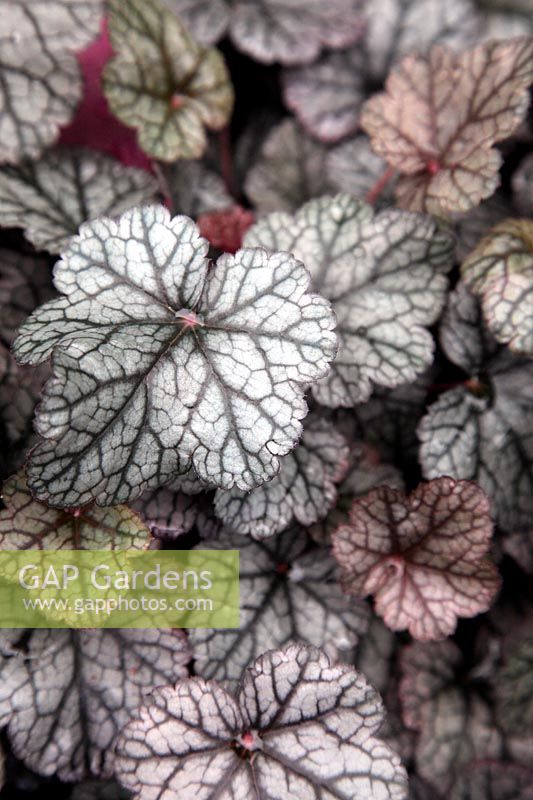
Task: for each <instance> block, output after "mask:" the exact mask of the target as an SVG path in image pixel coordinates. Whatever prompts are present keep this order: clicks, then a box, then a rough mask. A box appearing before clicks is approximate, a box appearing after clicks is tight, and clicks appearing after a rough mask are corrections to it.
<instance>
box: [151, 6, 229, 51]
mask: <svg viewBox="0 0 533 800" xmlns="http://www.w3.org/2000/svg"><path fill="white" fill-rule="evenodd" d="M166 3H167V5H168V6H169V7H170V8H173V9H175V11H176V12H177V14H179V17H180V19H181V21H182V22H183V24H184V25H185V27H186V28H187V30H188V31H189V32H190V33H191V34H192V35H193V36H194V38H195V39H196V41H197V42H200V44H202V45H203V46H204V47H206V46H209V45H211V44H216V42H218V40H219V39H221V38H222V36H223V35H224V33H225V32H226V29H227V27H228V23H229V17H230V8H229V6H228V3H227V2H226V0H166Z"/></svg>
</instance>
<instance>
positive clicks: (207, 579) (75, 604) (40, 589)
mask: <svg viewBox="0 0 533 800" xmlns="http://www.w3.org/2000/svg"><path fill="white" fill-rule="evenodd" d="M0 627H3V628H168V627H170V628H238V627H239V551H238V550H159V551H157V550H148V551H143V552H139V551H138V550H114V551H109V550H60V551H57V550H3V551H1V552H0Z"/></svg>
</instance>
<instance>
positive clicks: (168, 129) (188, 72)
mask: <svg viewBox="0 0 533 800" xmlns="http://www.w3.org/2000/svg"><path fill="white" fill-rule="evenodd" d="M109 33H110V37H111V43H112V45H113V48H114V50H115V52H116V54H117V55H116V57H115V58H114V59H113V60H112V61H110V62H109V64H107V66H106V68H105V70H104V73H103V84H104V92H105V95H106V97H107V100H108V102H109V106H110V108H111V111H112V112H113V113H114V114H115V115H116V116H117V117H118V118H119V119H120V120H122V122H124V123H125V124H126V125H129V126H131V127H133V128H136V129H137V133H138V137H139V144H140V146H141V147H142V148H143V150H144V151H145V152H146V153H147V154H148V155H149V156H151V157H153V158H156V159H159V160H161V161H174V160H175V159H177V158H199V157H200V156H201V155H202V153H203V152H204V150H205V147H206V132H205V128H210V129H213V130H219V129H220V128H222V127H224V125H225V124H226V123H227V121H228V119H229V116H230V114H231V110H232V107H233V89H232V86H231V83H230V80H229V76H228V72H227V69H226V66H225V63H224V59H223V57H222V55H221V54H220V53H219V52H218V50H215V49H213V48H208V49H206V48H203V47H201V46H200V45H198V44H197V43H196V42H195V41H194V40H193V39H192V38H191V36H190V35H189V34H188V32H187V30H186V29H185V28H184V27H183V25H182V23H181V22H180V19H179V17H177V16H176V15H175V14H174V13H172V11H170V10H169V9H168V8H167V6H166V5H164V4H163V3H162V2H161V0H151V2H150V3H147V2H145V0H110V4H109Z"/></svg>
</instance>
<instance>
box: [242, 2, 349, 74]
mask: <svg viewBox="0 0 533 800" xmlns="http://www.w3.org/2000/svg"><path fill="white" fill-rule="evenodd" d="M361 6H362V4H361V2H360V0H329V2H327V3H324V2H323V0H234V2H232V16H231V21H230V35H231V38H232V40H233V42H234V44H235V46H236V47H238V48H239V49H240V50H242V51H243V52H245V53H247V54H248V55H250V56H252V58H254V59H255V60H256V61H262V62H264V63H266V64H272V63H273V62H274V61H279V62H281V63H282V64H287V65H290V64H309V63H310V62H312V61H314V60H315V59H316V57H317V56H318V54H319V53H320V51H321V49H322V48H323V47H330V48H333V49H335V48H342V47H346V46H347V45H350V44H353V43H354V42H356V41H357V40H358V39H359V37H360V36H361V33H362V31H363V25H364V16H363V14H362V11H361Z"/></svg>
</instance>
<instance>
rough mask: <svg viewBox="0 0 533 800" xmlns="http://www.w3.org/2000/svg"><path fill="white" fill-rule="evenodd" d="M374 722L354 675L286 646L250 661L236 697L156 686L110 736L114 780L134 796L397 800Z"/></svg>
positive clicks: (192, 684) (194, 682)
mask: <svg viewBox="0 0 533 800" xmlns="http://www.w3.org/2000/svg"><path fill="white" fill-rule="evenodd" d="M382 721H383V705H382V703H381V700H380V698H379V695H378V694H377V692H375V690H374V689H372V688H371V687H370V686H369V684H368V683H367V681H366V679H365V678H364V677H363V676H362V675H360V674H359V673H357V672H355V670H353V669H352V668H351V667H349V666H347V665H341V664H333V663H332V662H331V661H330V659H329V658H328V657H327V656H326V654H325V653H323V652H321V651H320V650H317V649H316V648H314V647H306V646H304V645H299V644H295V645H290V646H289V647H287V648H286V649H285V650H271V651H269V652H267V653H265V654H263V655H262V656H261V657H260V658H258V659H257V660H256V661H255V662H254V663H253V664H252V665H251V666H249V667H248V668H247V669H246V670H245V672H244V674H243V677H242V679H241V683H240V688H239V690H238V693H237V695H236V696H234V695H232V694H230V693H229V692H228V691H226V690H225V689H224V688H223V687H222V686H221V685H220V684H219V683H217V682H215V681H205V680H203V679H201V678H191V679H189V680H187V681H180V682H178V683H177V684H176V686H175V687H174V686H164V687H161V688H158V689H155V690H154V691H153V692H152V694H151V696H150V698H149V700H148V701H147V702H146V704H145V705H143V706H141V708H140V709H139V712H138V717H137V719H135V720H134V721H132V722H130V723H128V725H126V727H125V728H124V729H123V731H122V733H121V735H120V737H119V739H118V742H117V757H116V761H115V767H116V776H117V778H118V780H119V781H120V782H121V783H122V785H123V786H125V787H126V788H127V789H129V790H130V791H132V792H133V797H134V798H135V800H151V798H154V800H155V798H158V797H159V798H168V800H170V798H178V797H179V798H180V800H215V798H217V799H219V800H245V799H246V800H248V798H254V800H287V798H288V797H291V798H294V800H296V798H298V800H303V799H304V798H306V799H307V798H313V800H330V799H331V798H336V800H353V798H354V797H358V798H359V797H360V798H365V800H404V798H406V796H407V785H406V775H405V770H404V769H403V767H402V766H401V764H400V759H399V758H398V756H397V755H396V754H395V753H393V751H392V750H391V749H390V748H389V747H388V746H387V745H385V744H384V743H383V742H382V741H381V740H380V739H379V738H377V736H376V734H377V733H378V731H379V728H380V727H381V724H382Z"/></svg>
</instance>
